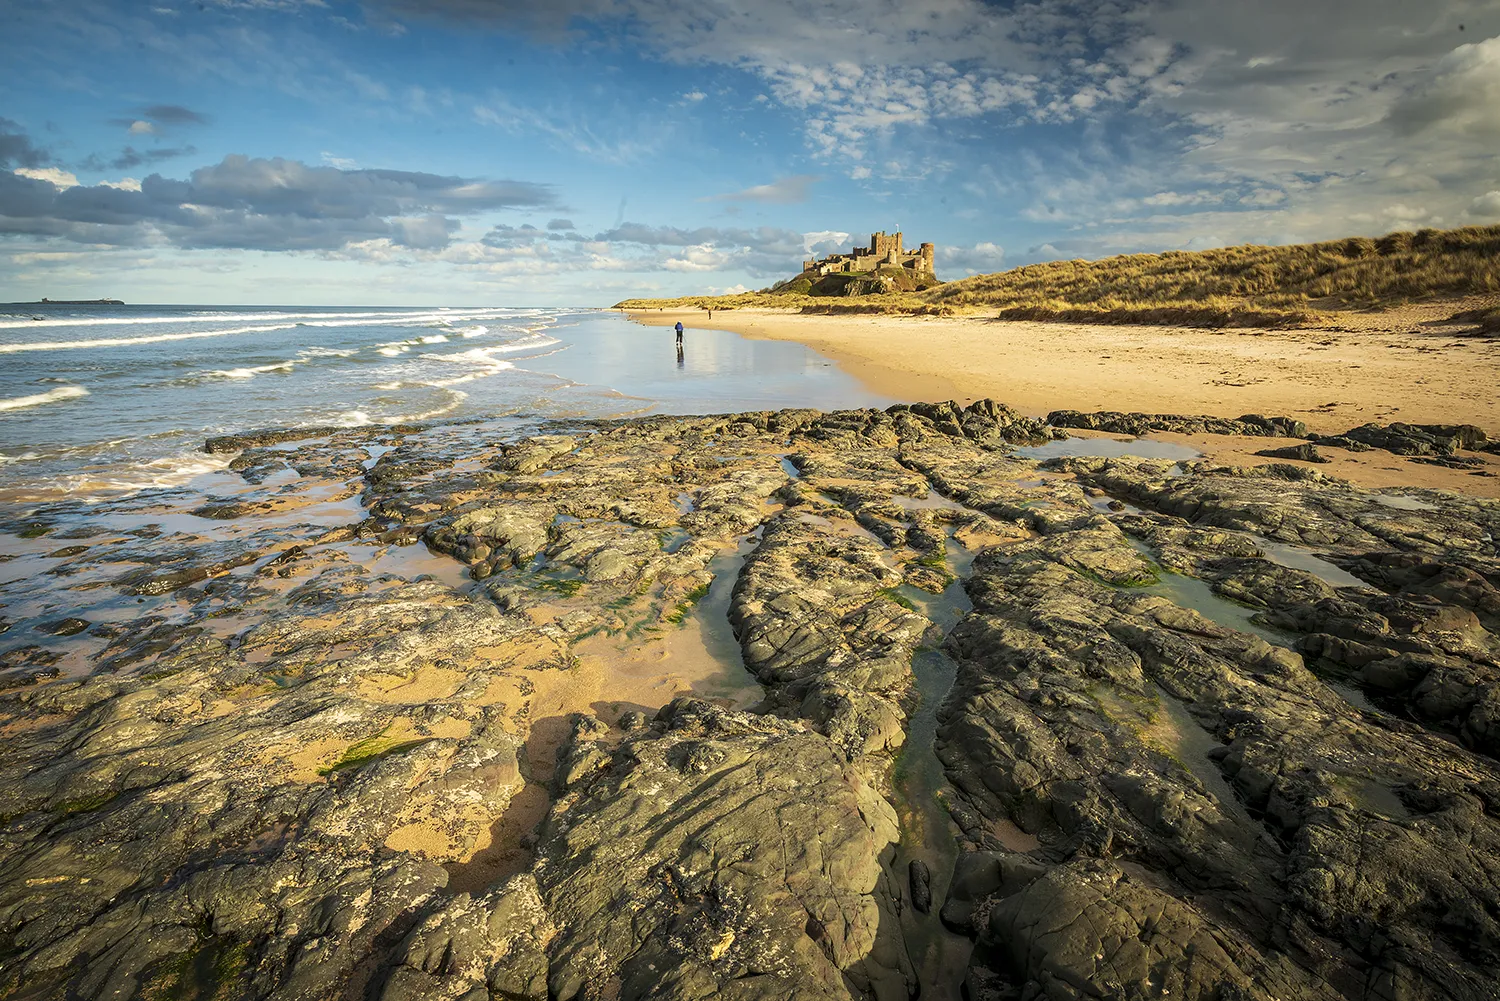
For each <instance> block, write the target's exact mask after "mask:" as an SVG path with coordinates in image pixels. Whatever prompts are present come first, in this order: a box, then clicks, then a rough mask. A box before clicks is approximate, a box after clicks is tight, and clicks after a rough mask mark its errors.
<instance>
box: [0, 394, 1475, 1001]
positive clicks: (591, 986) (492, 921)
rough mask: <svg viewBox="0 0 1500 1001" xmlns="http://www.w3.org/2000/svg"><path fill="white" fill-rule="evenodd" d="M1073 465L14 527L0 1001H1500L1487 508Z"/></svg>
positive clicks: (689, 455) (725, 458) (992, 428)
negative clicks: (53, 1000)
mask: <svg viewBox="0 0 1500 1001" xmlns="http://www.w3.org/2000/svg"><path fill="white" fill-rule="evenodd" d="M1054 416H1056V415H1054ZM1084 416H1085V417H1093V416H1095V415H1084ZM1125 416H1127V417H1133V416H1142V417H1143V418H1145V419H1147V420H1148V421H1149V420H1153V419H1155V418H1151V417H1149V416H1148V415H1125ZM1172 419H1173V420H1178V418H1172ZM1181 420H1195V419H1194V418H1182V419H1181ZM1257 420H1264V421H1265V423H1264V424H1258V423H1256V422H1255V421H1251V420H1250V419H1249V418H1246V419H1244V422H1243V423H1245V425H1246V428H1250V427H1259V428H1260V429H1261V430H1259V431H1251V430H1247V429H1242V430H1240V431H1236V432H1233V433H1245V434H1249V433H1255V434H1262V435H1265V434H1269V433H1274V432H1276V431H1277V430H1278V429H1279V431H1280V433H1283V434H1285V433H1290V432H1291V431H1293V430H1295V428H1293V427H1291V426H1289V425H1286V424H1278V423H1276V422H1277V421H1279V420H1280V419H1257ZM1106 423H1107V422H1106ZM1230 423H1231V424H1233V423H1234V422H1230ZM1124 426H1125V425H1119V427H1121V428H1123V427H1124ZM1182 427H1185V425H1183V426H1182ZM1140 429H1141V430H1163V429H1164V428H1147V427H1145V426H1144V425H1141V426H1140ZM1430 431H1432V429H1427V432H1430ZM317 432H320V433H317ZM1427 432H1424V433H1427ZM1059 433H1060V432H1058V431H1056V430H1055V428H1053V427H1048V426H1046V425H1044V424H1043V423H1041V422H1038V421H1035V420H1032V419H1029V418H1026V417H1023V416H1021V415H1018V414H1016V413H1015V412H1014V411H1012V410H1010V409H1009V408H1006V407H1004V406H1002V405H999V404H994V403H991V402H989V401H980V402H978V403H976V404H972V405H970V406H967V407H964V406H959V405H957V404H954V403H947V404H914V405H910V406H899V407H893V408H890V409H889V410H886V411H875V410H861V411H848V412H840V413H829V414H824V413H819V412H816V411H810V410H788V411H782V412H777V413H747V414H732V415H718V416H708V417H691V418H680V417H653V418H645V419H640V420H631V421H571V422H558V423H555V424H548V425H544V426H540V427H537V426H531V427H514V428H506V427H503V426H500V425H496V424H494V423H484V424H455V425H440V426H432V427H425V428H358V429H337V430H333V429H312V430H311V432H310V431H307V430H303V431H298V432H289V433H288V434H289V435H290V436H289V437H285V438H278V437H276V436H275V434H271V435H270V436H266V435H261V434H256V435H251V436H246V437H244V438H243V439H242V440H240V441H239V442H238V443H237V444H236V445H234V448H235V449H236V450H239V451H240V454H239V456H238V457H237V458H236V459H235V460H234V464H233V467H232V469H233V471H234V472H235V473H237V474H238V477H239V482H234V481H231V480H228V479H227V478H226V479H225V480H224V481H223V482H222V483H221V485H220V486H219V487H216V490H215V493H214V495H213V496H211V497H203V496H180V495H172V494H160V495H154V496H144V497H142V498H139V499H137V500H134V501H130V502H122V503H117V504H114V505H105V506H96V507H87V506H84V505H55V506H51V507H45V508H39V509H36V510H29V511H26V512H24V514H17V515H14V516H7V515H0V518H3V520H0V530H4V531H5V532H7V533H9V534H8V536H7V540H6V545H7V547H8V548H9V549H14V550H15V551H16V552H17V553H19V554H21V558H24V559H26V560H28V561H30V562H29V563H28V564H13V566H23V565H34V566H40V567H43V568H44V569H43V570H42V571H40V572H37V573H34V574H31V575H30V576H25V577H22V576H19V575H18V576H17V579H16V580H12V581H10V582H9V583H6V584H4V585H0V598H3V599H4V600H5V601H6V610H5V618H4V619H3V620H0V630H3V649H0V732H3V733H4V736H5V740H4V742H3V748H0V783H3V784H4V787H5V788H6V789H7V790H8V791H9V793H10V794H9V796H8V798H7V799H6V802H5V803H4V805H3V807H0V860H3V862H4V865H3V866H0V956H3V967H0V996H16V997H46V996H75V997H82V998H94V997H119V998H132V997H170V996H236V997H247V998H255V999H278V1001H280V999H302V998H324V997H362V998H375V999H381V1001H415V999H418V998H422V999H427V998H436V999H446V1001H458V999H464V1001H474V999H477V998H481V997H503V998H525V999H537V1001H541V999H544V998H556V999H574V998H577V999H595V998H622V999H634V998H645V997H667V998H682V999H688V998H693V999H700V998H707V997H719V996H723V997H730V998H742V999H760V998H767V999H769V998H778V999H780V998H787V997H792V996H798V997H801V996H807V997H817V998H839V999H850V998H877V999H893V1001H896V999H905V998H909V997H910V996H912V995H913V994H914V993H915V992H917V991H918V990H920V991H922V992H923V993H929V994H941V993H943V992H948V993H950V994H951V993H952V992H953V991H956V990H957V989H958V986H959V982H960V981H962V983H963V988H964V989H965V990H966V991H967V992H968V996H969V997H970V998H976V999H977V998H1006V999H1014V998H1018V997H1023V998H1031V999H1037V1001H1041V999H1064V998H1080V999H1082V998H1094V997H1124V998H1131V997H1141V998H1146V997H1152V998H1156V997H1161V996H1177V997H1189V998H1203V999H1205V1001H1208V999H1217V1001H1226V999H1245V998H1255V999H1270V998H1280V999H1283V1001H1286V999H1294V998H1295V999H1323V998H1334V997H1368V998H1396V997H1411V998H1423V999H1426V998H1432V999H1465V1001H1467V999H1470V998H1476V999H1477V998H1482V997H1489V996H1490V994H1491V993H1492V982H1493V973H1492V971H1493V969H1494V966H1495V964H1496V963H1497V962H1500V928H1497V924H1496V918H1495V915H1496V914H1500V900H1497V899H1496V896H1495V890H1494V888H1493V880H1492V879H1491V878H1490V874H1491V870H1492V869H1493V864H1492V860H1493V858H1494V857H1495V855H1496V854H1497V852H1500V828H1497V826H1496V821H1495V819H1494V818H1495V816H1496V815H1497V806H1496V804H1497V803H1500V764H1497V759H1500V701H1497V700H1500V696H1497V695H1496V693H1497V692H1500V684H1497V681H1500V643H1497V635H1500V634H1497V627H1500V555H1497V553H1496V550H1495V538H1496V536H1497V535H1500V507H1497V505H1496V504H1495V503H1494V502H1488V501H1479V500H1474V499H1471V498H1465V497H1461V496H1458V495H1453V494H1440V493H1437V492H1431V491H1426V492H1420V493H1419V494H1413V495H1410V496H1404V497H1403V498H1402V499H1401V500H1399V501H1398V500H1397V499H1396V498H1393V497H1390V496H1386V495H1383V494H1379V493H1372V492H1369V491H1364V490H1360V489H1358V488H1355V487H1353V486H1351V485H1350V484H1349V483H1346V482H1344V481H1343V480H1340V479H1338V478H1335V477H1331V476H1326V475H1324V474H1322V473H1320V472H1318V471H1316V470H1312V469H1309V468H1307V467H1306V466H1305V465H1295V464H1293V462H1292V461H1288V462H1278V463H1272V464H1269V465H1263V466H1260V467H1256V468H1248V469H1247V468H1239V467H1232V466H1219V465H1215V464H1213V463H1208V462H1201V461H1200V462H1186V463H1182V464H1173V463H1169V462H1162V461H1157V460H1145V459H1142V460H1137V459H1129V458H1126V459H1096V458H1064V459H1053V460H1049V461H1047V462H1045V463H1038V462H1036V461H1034V460H1031V459H1027V458H1022V457H1020V456H1018V455H1016V454H1015V453H1014V451H1013V446H1015V445H1020V444H1034V443H1037V442H1040V441H1045V440H1047V439H1048V438H1050V437H1053V436H1054V435H1056V434H1059ZM1117 433H1138V432H1137V431H1119V432H1117ZM1434 433H1435V432H1434ZM308 434H312V436H311V437H303V435H308ZM1448 437H1449V438H1461V437H1462V435H1461V434H1458V433H1457V432H1455V434H1453V435H1449V436H1448ZM1471 437H1472V436H1471ZM1351 440H1353V439H1351ZM273 443H279V445H280V447H274V448H273V447H269V446H270V445H271V444H273ZM1322 444H1323V443H1322V442H1320V443H1319V447H1321V446H1322ZM224 447H226V448H228V447H230V446H229V445H227V444H226V445H225V446H224ZM1298 447H1299V448H1304V447H1308V446H1298ZM971 559H972V567H971V566H970V560H971ZM730 577H732V578H733V581H732V585H733V586H732V587H730V586H729V585H730V583H731V581H729V580H728V579H727V578H730ZM956 579H961V580H962V582H963V588H962V590H963V591H964V593H965V594H966V595H967V601H968V602H969V603H972V606H973V611H972V612H971V613H969V614H968V615H966V616H965V615H963V614H962V609H963V608H966V607H967V604H959V605H955V604H954V603H953V602H948V603H947V604H944V602H945V601H947V598H946V597H943V596H951V595H952V594H954V593H956V592H957V591H958V590H959V587H958V585H957V584H955V583H954V581H955V580H956ZM955 620H957V625H954V626H952V628H946V627H947V626H948V624H949V623H952V622H954V621H955ZM936 623H941V624H942V625H938V624H936ZM945 628H946V632H945ZM939 646H940V647H941V648H942V650H943V651H946V659H945V657H944V655H943V654H942V653H939V652H937V650H936V649H935V648H937V647H939ZM914 664H915V665H916V666H915V667H914V666H913V665H914ZM938 668H941V670H939V669H938ZM944 672H946V673H944ZM949 677H951V678H952V679H953V680H952V684H953V689H952V692H951V694H947V695H946V698H945V694H946V689H945V688H944V687H941V686H942V685H946V684H947V682H946V681H945V680H941V679H945V678H949ZM934 686H938V687H934ZM939 702H940V703H941V706H940V708H938V707H935V703H939ZM935 711H936V715H937V720H936V722H935V723H934V721H933V714H934V712H935ZM924 714H925V715H924ZM934 726H936V728H937V737H936V741H935V747H936V752H937V756H938V759H939V761H936V762H935V761H933V760H932V758H931V751H932V747H931V746H929V745H932V744H933V743H934V741H933V738H932V730H933V727H934ZM923 727H925V728H926V729H923ZM920 734H925V735H926V736H925V737H921V736H916V735H920ZM924 754H925V755H926V757H925V758H924V757H923V755H924ZM924 762H926V763H927V765H924ZM928 765H930V767H931V770H932V776H931V778H930V782H929V780H928V779H927V778H924V779H923V780H922V781H923V782H927V783H928V784H925V785H924V784H920V783H918V784H913V780H912V779H911V776H912V775H913V774H916V773H922V769H923V768H924V767H927V766H928ZM924 774H925V773H924ZM897 807H899V808H900V810H899V812H898V809H897ZM918 842H920V843H918ZM917 849H921V850H920V851H917ZM955 851H956V852H957V855H956V859H955V854H954V852H955ZM945 924H946V926H947V927H948V928H950V929H961V930H962V932H963V934H965V935H967V936H970V937H972V939H973V948H974V953H973V958H972V961H968V962H967V963H966V961H965V957H966V955H967V952H968V944H967V943H966V942H965V943H962V948H956V947H954V946H953V942H954V941H958V940H950V939H948V938H944V936H945V935H948V934H949V933H947V932H945V931H944V930H943V926H944V925H945Z"/></svg>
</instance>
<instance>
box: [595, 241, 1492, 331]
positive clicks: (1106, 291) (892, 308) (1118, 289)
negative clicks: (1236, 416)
mask: <svg viewBox="0 0 1500 1001" xmlns="http://www.w3.org/2000/svg"><path fill="white" fill-rule="evenodd" d="M1496 293H1500V226H1484V227H1473V226H1471V227H1466V228H1464V229H1453V230H1426V229H1424V230H1420V231H1418V232H1416V233H1391V234H1389V235H1388V236H1383V237H1381V238H1379V239H1370V238H1367V237H1350V238H1348V239H1344V240H1333V241H1329V242H1326V243H1311V244H1298V245H1294V246H1288V247H1258V246H1240V247H1225V248H1223V249H1219V250H1203V251H1169V252H1167V253H1163V254H1129V255H1125V256H1121V257H1109V258H1105V259H1103V260H1099V261H1052V262H1049V263H1046V264H1029V265H1026V266H1025V267H1020V268H1014V269H1012V270H1010V271H1002V272H999V273H997V274H989V275H975V276H973V277H971V278H964V279H960V280H959V281H953V282H948V283H946V284H943V285H940V286H938V287H936V288H934V289H930V290H927V291H924V292H915V293H907V294H895V295H881V296H868V297H851V298H844V299H836V300H829V299H823V300H817V299H814V298H812V297H809V296H806V295H805V294H801V295H799V294H798V293H795V292H786V291H783V292H781V293H779V294H772V293H770V292H769V291H767V292H760V293H744V294H743V295H741V296H734V297H723V299H720V300H716V301H714V302H710V300H712V299H714V297H697V298H694V299H692V300H691V301H689V300H627V301H626V302H624V303H621V304H620V305H621V306H622V307H625V308H631V307H636V308H641V307H645V306H647V304H648V303H649V307H650V308H655V307H658V306H666V305H675V306H677V307H678V308H682V307H684V306H697V305H700V304H701V305H704V306H705V307H706V308H714V309H725V308H734V307H736V306H739V307H743V306H751V305H764V306H800V307H802V309H803V311H804V312H891V313H956V312H963V313H969V312H975V313H985V314H989V315H998V316H1001V317H1004V318H1009V319H1042V320H1067V321H1073V322H1092V323H1189V324H1205V325H1212V326H1282V325H1294V324H1298V323H1304V322H1308V321H1310V320H1314V319H1316V318H1317V317H1318V315H1319V314H1320V313H1321V312H1323V311H1326V310H1334V309H1349V308H1370V307H1382V306H1392V305H1398V304H1402V303H1407V302H1413V301H1420V300H1431V299H1444V298H1459V297H1462V296H1472V295H1486V294H1496ZM728 300H735V301H732V302H731V301H728ZM1475 319H1476V320H1477V321H1478V322H1480V324H1481V326H1490V325H1493V324H1494V322H1495V317H1494V315H1493V311H1491V312H1490V315H1488V316H1487V317H1477V316H1476V317H1475Z"/></svg>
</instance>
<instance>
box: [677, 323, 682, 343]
mask: <svg viewBox="0 0 1500 1001" xmlns="http://www.w3.org/2000/svg"><path fill="white" fill-rule="evenodd" d="M677 346H678V347H682V321H681V320H678V321H677Z"/></svg>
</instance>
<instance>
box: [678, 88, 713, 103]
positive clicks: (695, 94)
mask: <svg viewBox="0 0 1500 1001" xmlns="http://www.w3.org/2000/svg"><path fill="white" fill-rule="evenodd" d="M707 96H708V95H707V94H705V93H703V91H701V90H690V91H688V92H687V93H686V94H683V95H682V99H683V100H684V101H690V102H693V103H696V102H698V101H701V100H703V99H704V98H705V97H707Z"/></svg>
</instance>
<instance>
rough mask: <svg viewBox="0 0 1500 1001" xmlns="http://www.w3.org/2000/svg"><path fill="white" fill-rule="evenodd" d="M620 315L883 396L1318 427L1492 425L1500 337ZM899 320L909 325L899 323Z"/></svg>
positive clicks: (1329, 430)
mask: <svg viewBox="0 0 1500 1001" xmlns="http://www.w3.org/2000/svg"><path fill="white" fill-rule="evenodd" d="M619 312H621V313H623V314H624V315H625V316H627V317H628V318H629V319H631V320H633V321H635V322H637V323H641V324H643V325H647V326H671V325H672V324H673V323H675V322H677V321H678V320H682V321H683V325H684V326H685V327H687V328H688V329H689V331H691V329H692V328H693V327H694V326H695V325H696V326H698V327H700V328H705V327H706V328H709V329H714V330H726V331H730V332H732V333H736V334H740V335H741V336H743V337H748V338H751V339H756V340H778V341H796V342H798V343H801V344H804V345H806V346H807V347H810V348H812V349H813V350H815V351H818V352H819V353H821V354H824V355H826V356H827V357H829V358H830V359H832V360H833V361H835V362H837V363H838V364H839V366H840V367H841V368H843V369H844V371H846V372H848V373H849V374H850V375H853V376H854V377H856V378H858V379H860V381H861V382H863V383H864V384H865V385H866V386H867V387H868V388H870V389H871V390H872V391H875V392H878V393H880V394H881V395H884V396H890V397H892V398H895V399H904V400H923V401H927V402H941V401H944V400H949V399H952V400H956V401H957V402H960V403H969V402H972V401H974V400H977V399H984V398H986V397H987V398H989V399H993V400H997V401H1000V402H1004V403H1006V404H1008V405H1010V406H1012V407H1014V408H1015V409H1017V410H1019V411H1020V412H1022V413H1024V414H1027V415H1028V416H1036V417H1043V416H1046V414H1047V413H1048V412H1050V411H1053V410H1065V409H1066V410H1082V411H1099V410H1118V411H1123V412H1127V413H1128V412H1136V411H1139V412H1145V413H1181V414H1209V415H1213V416H1220V417H1238V416H1240V415H1241V414H1247V413H1261V414H1278V415H1284V416H1288V417H1295V418H1297V419H1298V420H1301V421H1304V422H1305V423H1306V424H1307V426H1308V428H1309V429H1310V430H1312V431H1316V432H1318V433H1320V434H1333V433H1337V432H1339V431H1345V430H1348V429H1349V428H1351V427H1354V426H1356V425H1358V424H1362V423H1365V422H1367V421H1377V422H1380V423H1390V422H1392V421H1405V422H1407V423H1412V424H1437V423H1447V424H1477V425H1478V426H1480V427H1482V428H1485V429H1486V430H1488V431H1494V432H1496V433H1500V403H1497V402H1496V400H1495V396H1494V387H1495V386H1496V385H1500V341H1495V340H1490V339H1485V338H1480V337H1464V336H1463V335H1462V334H1461V332H1460V330H1459V329H1458V328H1457V327H1454V326H1452V325H1437V324H1433V322H1432V318H1433V317H1435V316H1436V315H1437V314H1438V313H1440V312H1442V310H1441V309H1438V310H1433V309H1423V308H1421V307H1413V308H1412V309H1411V310H1407V311H1405V312H1403V311H1400V310H1393V311H1390V312H1389V313H1388V314H1379V315H1374V316H1372V315H1365V314H1360V315H1358V316H1356V317H1352V318H1351V320H1350V323H1349V325H1348V326H1345V327H1340V328H1338V329H1332V328H1328V329H1323V328H1313V327H1307V328H1296V329H1291V330H1263V329H1257V328H1225V329H1204V328H1192V327H1151V326H1130V325H1090V324H1071V323H1050V322H1038V321H1001V320H993V319H989V318H987V317H983V316H964V317H898V316H884V315H877V316H871V315H847V316H828V315H804V314H800V313H796V312H792V311H790V310H770V309H736V310H732V311H722V312H719V311H716V313H715V315H714V318H713V319H712V320H711V321H710V320H708V319H707V316H706V314H705V312H704V311H703V310H698V309H687V310H663V311H657V312H651V311H645V310H619ZM1418 324H1422V325H1426V326H1427V329H1415V328H1416V325H1418ZM914 329H918V330H920V332H921V336H920V337H917V338H913V337H912V336H911V335H912V332H913V330H914ZM1111 363H1112V364H1111ZM809 405H814V406H815V405H816V401H811V402H810V404H809Z"/></svg>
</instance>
